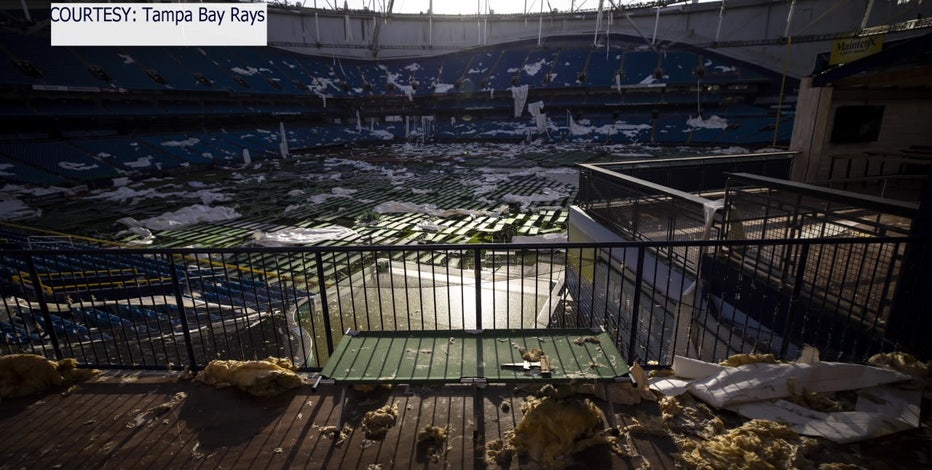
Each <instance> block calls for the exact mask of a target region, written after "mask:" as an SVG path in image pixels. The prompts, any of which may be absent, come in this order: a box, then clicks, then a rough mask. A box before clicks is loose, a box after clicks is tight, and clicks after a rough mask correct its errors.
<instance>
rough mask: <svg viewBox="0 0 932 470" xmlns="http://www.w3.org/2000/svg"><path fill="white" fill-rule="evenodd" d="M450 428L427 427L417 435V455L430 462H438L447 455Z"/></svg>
mask: <svg viewBox="0 0 932 470" xmlns="http://www.w3.org/2000/svg"><path fill="white" fill-rule="evenodd" d="M449 432H450V428H448V427H446V426H444V427H441V426H434V425H427V426H425V427H424V429H423V430H421V431H420V432H418V433H417V449H418V454H419V455H421V456H424V457H427V458H429V459H430V461H431V462H435V463H436V462H440V461H441V460H442V459H443V456H444V455H445V454H446V453H447V435H448V434H449Z"/></svg>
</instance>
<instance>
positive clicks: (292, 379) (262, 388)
mask: <svg viewBox="0 0 932 470" xmlns="http://www.w3.org/2000/svg"><path fill="white" fill-rule="evenodd" d="M295 370H297V368H296V367H295V366H294V364H292V363H291V360H289V359H282V358H275V357H269V358H267V359H265V360H262V361H221V360H214V361H210V364H208V365H207V367H206V368H204V370H202V371H201V372H200V373H199V374H197V377H195V380H197V381H199V382H203V383H205V384H207V385H214V386H216V387H217V388H224V387H229V386H235V387H236V388H239V389H240V390H243V391H244V392H247V393H249V394H251V395H254V396H257V397H268V396H273V395H278V394H279V393H281V392H283V391H285V390H289V389H292V388H297V387H299V386H301V383H302V381H301V377H299V376H298V374H296V373H295Z"/></svg>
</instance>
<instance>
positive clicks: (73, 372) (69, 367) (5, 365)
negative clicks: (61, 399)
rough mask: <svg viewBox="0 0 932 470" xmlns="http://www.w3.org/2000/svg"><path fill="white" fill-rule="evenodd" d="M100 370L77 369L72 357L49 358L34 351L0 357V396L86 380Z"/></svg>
mask: <svg viewBox="0 0 932 470" xmlns="http://www.w3.org/2000/svg"><path fill="white" fill-rule="evenodd" d="M99 372H100V371H99V370H97V369H79V368H78V361H76V360H75V359H72V358H68V359H62V360H61V361H57V362H56V361H50V360H48V359H46V358H44V357H42V356H38V355H35V354H9V355H6V356H2V357H0V398H16V397H25V396H28V395H32V394H36V393H42V392H44V391H47V390H50V389H53V388H58V387H62V386H64V385H68V384H72V383H75V382H80V381H83V380H87V379H89V378H91V377H93V376H94V375H96V374H98V373H99Z"/></svg>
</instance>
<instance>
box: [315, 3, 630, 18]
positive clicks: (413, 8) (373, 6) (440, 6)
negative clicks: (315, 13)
mask: <svg viewBox="0 0 932 470" xmlns="http://www.w3.org/2000/svg"><path fill="white" fill-rule="evenodd" d="M298 3H303V5H304V6H306V7H313V6H315V5H316V6H317V8H333V7H334V6H336V7H338V8H342V7H343V5H344V0H298ZM345 3H346V5H347V6H349V8H351V9H362V8H363V7H367V8H369V9H370V10H378V11H381V10H383V9H384V8H385V5H388V3H389V1H388V0H345ZM615 3H616V4H618V5H623V4H629V3H644V1H643V0H640V1H631V0H616V1H615ZM605 6H606V7H609V6H610V3H609V2H608V1H605ZM541 7H543V10H544V11H551V10H554V9H556V10H559V11H570V10H571V9H572V10H574V11H575V10H595V9H597V8H598V7H599V0H475V1H474V0H466V1H453V0H434V1H433V9H434V13H438V14H446V15H455V14H475V13H476V12H480V13H483V14H484V13H487V12H488V11H489V10H492V11H493V12H495V13H523V12H525V11H527V12H531V13H537V12H540V11H541ZM429 9H430V0H395V4H394V6H393V8H392V11H394V12H397V13H426V12H427V11H428V10H429Z"/></svg>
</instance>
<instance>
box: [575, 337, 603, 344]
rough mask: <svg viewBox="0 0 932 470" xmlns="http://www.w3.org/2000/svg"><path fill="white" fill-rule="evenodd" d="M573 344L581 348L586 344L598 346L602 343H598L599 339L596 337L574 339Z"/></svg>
mask: <svg viewBox="0 0 932 470" xmlns="http://www.w3.org/2000/svg"><path fill="white" fill-rule="evenodd" d="M573 342H574V343H576V344H578V345H580V346H581V345H583V344H586V343H595V344H599V343H601V342H602V341H600V340H599V338H598V337H596V336H580V337H579V338H576V339H575V340H574V341H573Z"/></svg>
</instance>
